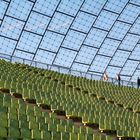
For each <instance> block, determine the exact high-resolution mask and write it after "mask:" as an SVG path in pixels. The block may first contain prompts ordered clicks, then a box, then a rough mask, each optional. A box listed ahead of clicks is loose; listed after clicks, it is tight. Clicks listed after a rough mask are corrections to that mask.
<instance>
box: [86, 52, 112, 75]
mask: <svg viewBox="0 0 140 140" xmlns="http://www.w3.org/2000/svg"><path fill="white" fill-rule="evenodd" d="M110 59H111V58H109V57H106V56H102V55H97V56H96V57H95V59H94V61H93V62H92V64H91V67H90V69H89V71H94V72H95V71H96V72H100V73H104V71H105V69H106V67H107V65H108V63H109V61H110Z"/></svg>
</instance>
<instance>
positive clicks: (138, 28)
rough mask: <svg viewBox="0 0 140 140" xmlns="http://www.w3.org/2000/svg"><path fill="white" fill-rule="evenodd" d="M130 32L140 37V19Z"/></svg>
mask: <svg viewBox="0 0 140 140" xmlns="http://www.w3.org/2000/svg"><path fill="white" fill-rule="evenodd" d="M130 32H131V33H134V34H137V35H140V17H138V18H137V20H136V22H135V23H134V24H133V26H132V28H131V29H130Z"/></svg>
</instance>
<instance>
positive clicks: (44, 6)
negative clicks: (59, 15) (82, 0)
mask: <svg viewBox="0 0 140 140" xmlns="http://www.w3.org/2000/svg"><path fill="white" fill-rule="evenodd" d="M59 1H60V0H36V2H35V5H34V7H33V10H34V11H37V12H39V13H42V14H45V15H48V16H50V17H51V16H52V15H53V14H54V11H55V10H56V8H57V6H58V3H59Z"/></svg>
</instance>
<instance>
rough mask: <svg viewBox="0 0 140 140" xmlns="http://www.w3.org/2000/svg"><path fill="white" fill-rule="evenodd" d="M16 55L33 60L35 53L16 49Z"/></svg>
mask: <svg viewBox="0 0 140 140" xmlns="http://www.w3.org/2000/svg"><path fill="white" fill-rule="evenodd" d="M13 56H16V57H19V58H24V59H28V60H32V59H33V57H34V55H33V54H31V53H28V52H24V51H20V50H15V52H14V55H13Z"/></svg>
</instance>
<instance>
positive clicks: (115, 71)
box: [106, 66, 121, 78]
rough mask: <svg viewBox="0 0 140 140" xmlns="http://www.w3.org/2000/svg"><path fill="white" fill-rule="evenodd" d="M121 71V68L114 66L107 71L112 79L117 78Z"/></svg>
mask: <svg viewBox="0 0 140 140" xmlns="http://www.w3.org/2000/svg"><path fill="white" fill-rule="evenodd" d="M120 71H121V68H118V67H113V66H108V67H107V70H106V72H107V74H108V76H109V77H111V78H115V77H116V74H118V73H120Z"/></svg>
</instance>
